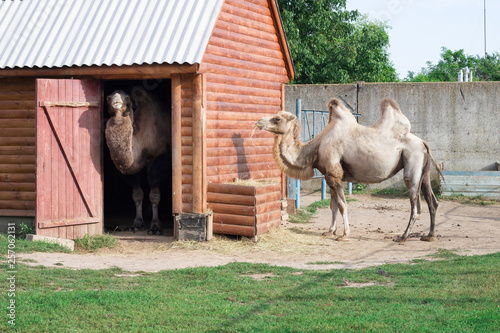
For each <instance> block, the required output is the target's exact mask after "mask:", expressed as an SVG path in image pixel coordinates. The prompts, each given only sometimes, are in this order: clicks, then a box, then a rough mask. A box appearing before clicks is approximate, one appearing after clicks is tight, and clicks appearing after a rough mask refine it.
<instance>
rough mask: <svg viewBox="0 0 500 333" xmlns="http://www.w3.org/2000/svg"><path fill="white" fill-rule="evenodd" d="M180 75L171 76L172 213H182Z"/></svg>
mask: <svg viewBox="0 0 500 333" xmlns="http://www.w3.org/2000/svg"><path fill="white" fill-rule="evenodd" d="M181 88H182V87H181V75H180V74H174V75H172V213H173V214H180V213H182V141H181V139H182V133H181V129H182V127H181V120H182V117H181V111H182V96H181V92H182V90H181Z"/></svg>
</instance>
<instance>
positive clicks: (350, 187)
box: [347, 182, 352, 195]
mask: <svg viewBox="0 0 500 333" xmlns="http://www.w3.org/2000/svg"><path fill="white" fill-rule="evenodd" d="M347 193H348V194H349V195H351V194H352V183H351V182H349V188H348V190H347Z"/></svg>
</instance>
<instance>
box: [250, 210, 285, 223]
mask: <svg viewBox="0 0 500 333" xmlns="http://www.w3.org/2000/svg"><path fill="white" fill-rule="evenodd" d="M255 220H256V222H255V224H256V225H259V224H262V223H269V222H271V221H281V210H275V211H271V212H266V213H262V214H258V215H256V216H255Z"/></svg>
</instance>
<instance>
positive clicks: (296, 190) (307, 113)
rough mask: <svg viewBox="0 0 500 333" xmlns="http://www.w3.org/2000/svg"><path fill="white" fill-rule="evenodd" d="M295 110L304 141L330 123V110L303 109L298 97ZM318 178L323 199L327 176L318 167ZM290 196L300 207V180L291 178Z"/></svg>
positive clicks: (289, 181) (316, 172) (355, 114)
mask: <svg viewBox="0 0 500 333" xmlns="http://www.w3.org/2000/svg"><path fill="white" fill-rule="evenodd" d="M295 112H296V115H297V119H298V121H299V123H300V128H301V134H300V139H301V140H302V142H304V143H305V142H308V141H310V140H312V139H314V138H315V137H316V136H317V135H318V134H319V133H320V132H321V131H322V130H323V128H325V127H326V125H328V120H329V118H330V112H329V111H322V110H302V100H301V99H297V104H296V109H295ZM353 115H354V116H355V117H356V121H359V117H360V116H361V115H360V114H358V113H353ZM317 178H322V180H321V199H323V200H324V199H326V181H325V176H323V175H322V174H321V173H320V172H319V171H318V170H317V169H315V170H314V176H313V179H317ZM348 191H349V194H352V183H349V184H348ZM288 196H289V198H290V199H295V207H296V208H300V180H298V179H292V178H289V180H288Z"/></svg>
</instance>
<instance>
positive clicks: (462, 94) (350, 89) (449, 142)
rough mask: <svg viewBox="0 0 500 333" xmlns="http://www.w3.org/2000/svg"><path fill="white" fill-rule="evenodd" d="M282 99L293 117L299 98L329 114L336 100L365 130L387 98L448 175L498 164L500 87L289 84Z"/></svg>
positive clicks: (485, 84)
mask: <svg viewBox="0 0 500 333" xmlns="http://www.w3.org/2000/svg"><path fill="white" fill-rule="evenodd" d="M285 97H286V101H285V102H286V108H287V110H289V111H291V112H295V100H296V99H297V98H300V99H302V106H303V109H320V110H327V104H328V101H329V100H330V99H331V98H332V97H340V98H341V99H342V100H344V102H346V104H348V105H349V106H350V108H351V110H353V111H357V113H360V114H361V115H362V117H361V119H360V123H362V124H363V125H366V126H370V125H372V124H373V123H375V122H376V121H377V120H378V119H379V116H380V114H379V103H380V100H381V99H382V98H384V97H391V98H394V99H395V100H396V101H397V102H398V103H399V106H400V108H401V111H402V112H403V114H405V115H406V117H407V118H408V119H409V120H410V123H411V132H412V133H414V134H415V135H417V136H419V137H420V138H422V139H424V140H425V141H427V142H428V143H429V145H430V146H431V148H432V151H433V155H434V157H435V159H436V160H437V161H438V162H439V163H444V167H445V169H446V170H453V171H459V170H466V171H475V170H481V169H485V168H487V167H488V166H491V165H492V164H493V163H495V162H497V161H500V82H461V83H458V82H449V83H358V84H348V85H289V86H287V87H286V90H285ZM390 183H393V182H390ZM387 185H388V184H387Z"/></svg>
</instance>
